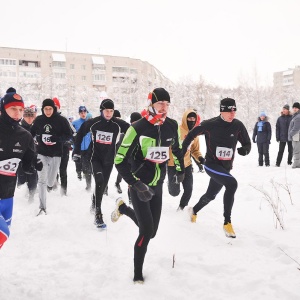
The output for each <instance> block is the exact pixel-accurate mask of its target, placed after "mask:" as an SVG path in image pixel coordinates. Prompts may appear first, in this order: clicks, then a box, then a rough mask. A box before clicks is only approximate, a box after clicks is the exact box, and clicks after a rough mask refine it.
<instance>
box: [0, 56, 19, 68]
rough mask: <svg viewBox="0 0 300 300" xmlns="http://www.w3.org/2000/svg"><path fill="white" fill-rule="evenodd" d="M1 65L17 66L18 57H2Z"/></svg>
mask: <svg viewBox="0 0 300 300" xmlns="http://www.w3.org/2000/svg"><path fill="white" fill-rule="evenodd" d="M0 65H5V66H16V65H17V60H16V59H7V58H0Z"/></svg>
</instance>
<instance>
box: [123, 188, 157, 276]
mask: <svg viewBox="0 0 300 300" xmlns="http://www.w3.org/2000/svg"><path fill="white" fill-rule="evenodd" d="M151 188H152V189H153V190H154V192H155V195H154V196H153V197H152V199H151V200H150V201H148V202H143V201H141V200H140V199H139V198H138V195H137V193H136V191H135V190H133V189H132V188H131V189H130V194H131V200H132V205H133V209H132V208H131V207H129V206H125V205H124V206H123V207H122V206H120V213H122V214H124V215H127V216H128V217H129V218H131V219H132V220H133V221H134V222H135V224H136V225H137V226H138V227H139V235H138V238H137V240H136V242H135V245H134V273H135V276H138V277H139V276H142V270H143V264H144V259H145V255H146V252H147V247H148V244H149V241H150V239H152V238H154V237H155V235H156V232H157V229H158V225H159V221H160V216H161V208H162V184H159V185H158V186H155V187H151ZM122 208H123V209H122Z"/></svg>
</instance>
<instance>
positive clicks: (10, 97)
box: [1, 92, 24, 111]
mask: <svg viewBox="0 0 300 300" xmlns="http://www.w3.org/2000/svg"><path fill="white" fill-rule="evenodd" d="M10 106H22V107H24V101H23V98H22V97H21V96H20V95H19V94H16V93H15V92H12V93H7V94H5V95H4V97H3V98H2V99H1V111H4V110H5V109H7V108H9V107H10Z"/></svg>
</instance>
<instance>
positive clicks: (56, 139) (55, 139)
mask: <svg viewBox="0 0 300 300" xmlns="http://www.w3.org/2000/svg"><path fill="white" fill-rule="evenodd" d="M58 140H59V137H58V136H56V135H51V137H50V141H51V143H56V142H58Z"/></svg>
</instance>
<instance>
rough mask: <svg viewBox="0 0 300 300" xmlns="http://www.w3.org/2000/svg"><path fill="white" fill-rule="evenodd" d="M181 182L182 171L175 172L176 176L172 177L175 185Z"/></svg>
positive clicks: (182, 178)
mask: <svg viewBox="0 0 300 300" xmlns="http://www.w3.org/2000/svg"><path fill="white" fill-rule="evenodd" d="M183 180H184V171H176V174H175V175H174V181H175V183H177V184H179V183H180V182H182V181H183Z"/></svg>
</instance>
